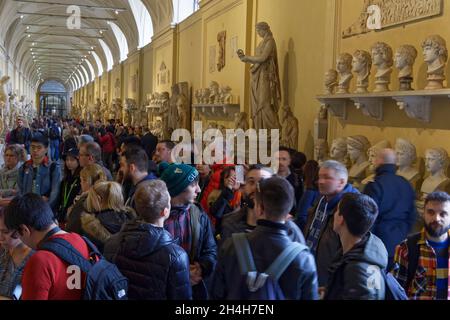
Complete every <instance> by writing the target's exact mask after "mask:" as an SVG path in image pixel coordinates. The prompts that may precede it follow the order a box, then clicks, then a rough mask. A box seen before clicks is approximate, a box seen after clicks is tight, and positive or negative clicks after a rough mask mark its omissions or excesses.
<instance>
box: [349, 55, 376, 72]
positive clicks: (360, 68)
mask: <svg viewBox="0 0 450 320" xmlns="http://www.w3.org/2000/svg"><path fill="white" fill-rule="evenodd" d="M371 68H372V57H371V56H370V53H369V52H367V51H365V50H356V51H355V53H354V54H353V61H352V70H353V72H356V73H358V74H369V73H370V69H371Z"/></svg>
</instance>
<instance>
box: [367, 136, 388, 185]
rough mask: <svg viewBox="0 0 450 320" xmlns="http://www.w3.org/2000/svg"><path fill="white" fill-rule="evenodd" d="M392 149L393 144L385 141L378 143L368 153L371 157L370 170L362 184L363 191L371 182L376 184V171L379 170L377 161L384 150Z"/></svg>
mask: <svg viewBox="0 0 450 320" xmlns="http://www.w3.org/2000/svg"><path fill="white" fill-rule="evenodd" d="M390 147H391V144H390V142H389V141H387V140H383V141H380V142H378V143H377V144H375V145H373V146H372V147H371V148H370V149H369V150H368V151H367V155H368V156H369V164H370V165H369V168H368V170H367V171H368V174H369V175H368V176H367V178H365V179H364V180H363V181H362V182H361V185H362V189H363V188H364V186H366V185H368V184H369V183H370V182H374V181H375V175H376V170H377V164H376V160H377V156H378V153H379V152H380V151H382V150H384V149H388V148H390Z"/></svg>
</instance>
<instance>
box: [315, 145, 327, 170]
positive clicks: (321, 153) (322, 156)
mask: <svg viewBox="0 0 450 320" xmlns="http://www.w3.org/2000/svg"><path fill="white" fill-rule="evenodd" d="M327 155H328V143H327V141H326V140H325V139H317V140H316V141H314V160H316V161H317V162H318V163H319V165H321V164H322V163H323V162H325V161H326V160H327Z"/></svg>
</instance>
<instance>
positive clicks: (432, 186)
mask: <svg viewBox="0 0 450 320" xmlns="http://www.w3.org/2000/svg"><path fill="white" fill-rule="evenodd" d="M425 167H426V169H427V171H428V172H429V173H430V176H429V177H428V178H426V179H425V180H424V182H423V184H422V188H421V189H420V191H421V192H422V194H429V193H432V192H434V191H437V190H442V191H445V190H446V187H447V186H448V185H449V184H450V179H449V178H448V177H447V174H446V170H447V167H448V153H447V151H446V150H445V149H443V148H435V149H428V150H427V151H426V152H425Z"/></svg>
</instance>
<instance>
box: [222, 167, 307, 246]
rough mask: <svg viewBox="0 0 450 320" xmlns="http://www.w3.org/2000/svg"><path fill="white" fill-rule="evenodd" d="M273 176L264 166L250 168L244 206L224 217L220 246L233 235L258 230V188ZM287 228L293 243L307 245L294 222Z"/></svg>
mask: <svg viewBox="0 0 450 320" xmlns="http://www.w3.org/2000/svg"><path fill="white" fill-rule="evenodd" d="M272 176H273V172H272V170H271V169H270V168H267V167H264V166H262V165H253V166H251V167H250V168H249V170H248V172H247V176H246V179H245V186H244V196H243V199H242V206H241V208H240V209H239V210H237V211H235V212H233V213H230V214H227V215H225V216H224V217H223V220H222V232H221V233H220V242H219V246H220V245H221V244H223V243H224V242H225V240H227V239H228V238H230V237H231V235H232V234H233V233H243V232H251V231H253V229H255V228H256V225H257V223H256V222H257V219H256V214H255V193H256V186H257V184H258V183H259V182H260V181H261V180H263V179H269V178H271V177H272ZM286 226H287V228H288V236H289V238H291V240H292V241H294V242H299V243H303V244H304V243H305V238H304V237H303V233H302V232H301V230H300V229H299V228H298V226H297V225H296V224H295V223H294V222H292V221H291V220H288V221H287V222H286Z"/></svg>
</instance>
